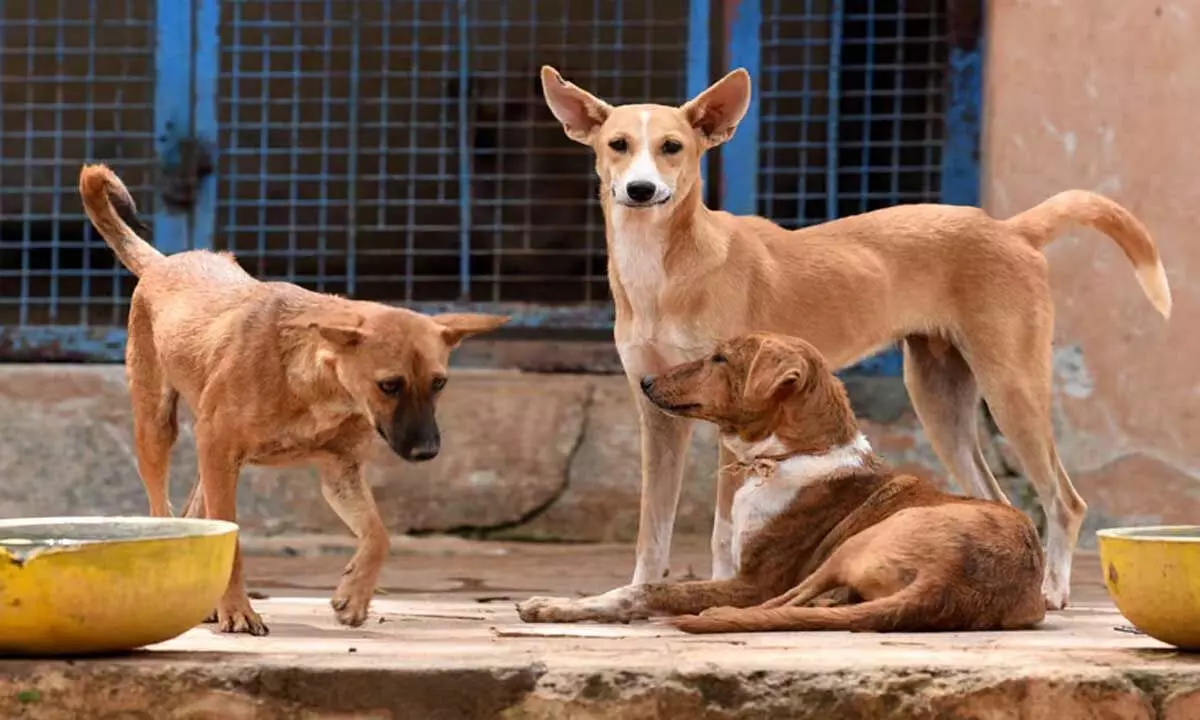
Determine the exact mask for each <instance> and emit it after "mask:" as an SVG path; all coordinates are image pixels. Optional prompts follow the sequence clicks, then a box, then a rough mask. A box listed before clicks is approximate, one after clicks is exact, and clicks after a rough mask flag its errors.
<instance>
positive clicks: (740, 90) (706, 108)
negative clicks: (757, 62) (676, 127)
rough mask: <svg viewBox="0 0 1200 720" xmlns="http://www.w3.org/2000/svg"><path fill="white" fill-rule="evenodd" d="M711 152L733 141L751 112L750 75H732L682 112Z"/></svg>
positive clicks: (692, 100) (718, 82)
mask: <svg viewBox="0 0 1200 720" xmlns="http://www.w3.org/2000/svg"><path fill="white" fill-rule="evenodd" d="M680 109H681V110H683V112H684V114H685V115H687V119H688V122H690V123H691V124H692V127H693V128H694V129H695V130H696V134H697V135H699V136H700V140H701V142H703V143H704V144H705V146H707V147H708V148H714V147H716V146H718V145H720V144H721V143H723V142H725V141H727V140H729V138H731V137H733V131H734V130H736V129H737V125H738V123H739V122H741V121H742V118H743V117H745V115H746V111H747V110H749V109H750V73H748V72H746V71H745V69H743V68H738V69H737V70H734V71H732V72H730V73H729V74H728V75H726V76H725V77H723V78H721V79H720V80H718V81H716V82H715V83H713V84H712V85H710V86H709V87H708V89H707V90H705V91H704V92H702V93H700V94H699V95H697V96H696V97H694V98H692V99H691V100H689V101H688V102H686V103H684V104H683V106H682V107H681V108H680Z"/></svg>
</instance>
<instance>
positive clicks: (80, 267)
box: [0, 0, 155, 326]
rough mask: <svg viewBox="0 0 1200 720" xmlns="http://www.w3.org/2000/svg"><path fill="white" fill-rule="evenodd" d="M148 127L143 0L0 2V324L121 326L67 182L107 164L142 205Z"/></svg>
mask: <svg viewBox="0 0 1200 720" xmlns="http://www.w3.org/2000/svg"><path fill="white" fill-rule="evenodd" d="M153 125H154V0H112V1H105V2H101V0H0V326H4V325H40V324H91V325H107V324H113V325H117V324H121V323H123V322H124V313H125V309H126V306H127V303H128V297H129V293H130V291H131V288H132V284H133V281H132V278H130V277H129V275H128V273H125V272H124V271H123V270H120V269H119V266H118V265H117V263H116V261H115V259H114V258H113V255H112V253H111V252H110V251H109V250H108V248H107V246H105V245H104V242H103V241H102V240H101V239H100V237H99V236H98V235H96V234H95V233H94V232H93V231H92V229H91V226H90V225H89V224H88V222H87V220H86V218H85V217H84V215H83V209H82V207H81V206H80V203H79V195H78V191H77V190H76V187H77V179H78V173H79V167H80V164H81V162H82V161H83V160H85V159H97V158H99V159H104V160H107V161H111V162H113V163H114V164H115V165H118V166H119V167H120V170H121V173H122V176H123V177H124V178H125V180H126V181H127V182H128V184H129V186H130V189H131V190H132V191H133V192H134V195H135V197H136V199H137V200H138V201H139V203H140V204H141V205H142V207H143V209H144V210H147V211H150V210H151V207H150V203H151V200H152V197H151V196H152V182H153V171H154V162H155V161H154V126H153Z"/></svg>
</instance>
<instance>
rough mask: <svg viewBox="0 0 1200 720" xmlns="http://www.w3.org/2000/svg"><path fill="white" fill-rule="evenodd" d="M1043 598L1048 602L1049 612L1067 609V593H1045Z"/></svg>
mask: <svg viewBox="0 0 1200 720" xmlns="http://www.w3.org/2000/svg"><path fill="white" fill-rule="evenodd" d="M1042 598H1043V599H1044V600H1045V601H1046V609H1047V610H1051V611H1053V610H1062V609H1064V608H1066V607H1067V594H1066V593H1065V592H1059V593H1048V592H1045V591H1043V592H1042Z"/></svg>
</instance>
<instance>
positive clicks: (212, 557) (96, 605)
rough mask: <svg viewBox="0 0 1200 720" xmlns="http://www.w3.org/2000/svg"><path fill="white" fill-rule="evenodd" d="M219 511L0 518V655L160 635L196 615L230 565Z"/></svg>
mask: <svg viewBox="0 0 1200 720" xmlns="http://www.w3.org/2000/svg"><path fill="white" fill-rule="evenodd" d="M236 547H237V525H234V524H233V523H229V522H222V521H219V520H192V519H183V518H138V517H60V518H31V519H21V520H0V654H3V655H86V654H95V653H105V652H118V651H123V650H132V649H134V648H139V647H142V646H144V645H151V644H154V643H157V642H162V641H164V640H170V639H171V638H173V637H176V636H178V635H180V634H182V633H184V632H186V631H187V630H189V629H190V628H193V627H195V626H196V625H197V624H199V623H200V622H202V621H203V620H204V618H205V616H206V615H208V614H209V613H211V612H212V610H213V608H214V607H216V604H217V600H219V599H220V597H221V595H222V593H224V592H225V586H226V585H227V584H228V583H229V575H230V572H232V570H233V556H234V552H235V550H236Z"/></svg>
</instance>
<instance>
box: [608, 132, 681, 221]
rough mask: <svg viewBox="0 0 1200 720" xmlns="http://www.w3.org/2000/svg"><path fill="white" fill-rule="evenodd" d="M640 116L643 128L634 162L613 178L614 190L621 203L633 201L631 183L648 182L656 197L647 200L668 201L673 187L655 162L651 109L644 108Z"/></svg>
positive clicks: (650, 202) (648, 202)
mask: <svg viewBox="0 0 1200 720" xmlns="http://www.w3.org/2000/svg"><path fill="white" fill-rule="evenodd" d="M639 117H640V119H641V121H642V128H641V133H640V134H639V136H638V138H637V154H636V155H634V156H633V162H632V163H630V164H629V167H627V168H625V172H623V173H621V174H620V175H618V176H617V177H615V178H613V186H612V191H613V195H614V196H615V197H616V198H617V200H618V201H619V202H620V203H633V202H634V200H633V198H631V197H629V192H628V188H629V183H632V182H647V183H650V184H652V185H654V197H652V198H650V199H649V200H648V201H645V202H646V203H647V204H649V205H654V204H657V203H661V202H666V201H667V199H669V198H670V197H671V188H670V187H669V186H668V185H667V183H666V181H665V180H664V179H663V176H662V173H660V172H659V171H658V165H657V164H656V163H655V162H654V148H653V146H652V145H651V143H650V111H649V110H643V111H642V112H641V113H639Z"/></svg>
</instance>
